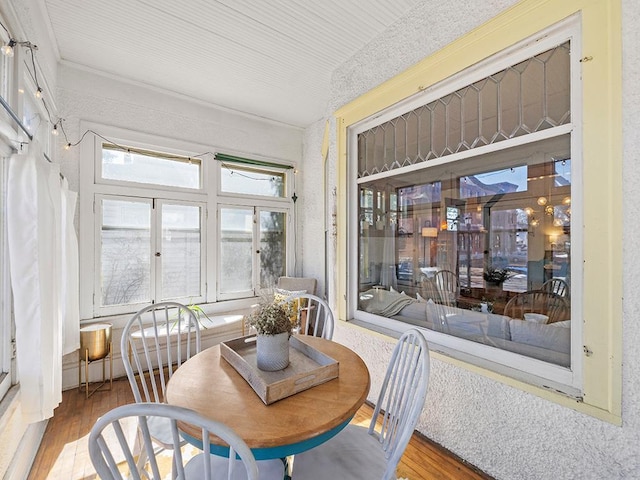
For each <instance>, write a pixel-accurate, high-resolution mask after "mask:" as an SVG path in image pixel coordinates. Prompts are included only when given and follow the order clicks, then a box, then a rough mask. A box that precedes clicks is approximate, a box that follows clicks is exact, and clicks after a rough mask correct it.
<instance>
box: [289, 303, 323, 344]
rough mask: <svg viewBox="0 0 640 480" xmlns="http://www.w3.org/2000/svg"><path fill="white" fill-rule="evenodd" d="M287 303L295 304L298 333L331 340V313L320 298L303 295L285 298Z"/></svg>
mask: <svg viewBox="0 0 640 480" xmlns="http://www.w3.org/2000/svg"><path fill="white" fill-rule="evenodd" d="M287 302H296V303H297V308H296V309H295V310H296V311H297V316H298V324H299V325H300V333H303V334H305V335H313V336H314V337H322V338H325V339H327V340H331V339H332V338H333V324H334V321H333V312H332V311H331V308H329V304H328V303H327V302H325V301H324V300H322V299H321V298H320V297H316V296H315V295H310V294H308V293H304V294H302V295H294V296H291V297H289V298H287Z"/></svg>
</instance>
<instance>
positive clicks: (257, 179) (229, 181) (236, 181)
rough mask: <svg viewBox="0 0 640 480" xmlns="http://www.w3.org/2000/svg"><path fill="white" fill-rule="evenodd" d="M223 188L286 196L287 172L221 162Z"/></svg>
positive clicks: (235, 191)
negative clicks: (285, 179)
mask: <svg viewBox="0 0 640 480" xmlns="http://www.w3.org/2000/svg"><path fill="white" fill-rule="evenodd" d="M220 177H221V188H222V191H223V192H227V193H245V194H249V195H262V196H265V197H284V195H285V193H284V192H285V188H284V186H285V183H284V178H285V174H284V173H282V172H270V171H266V170H260V169H256V168H244V167H238V166H235V165H230V164H228V163H223V164H221V168H220Z"/></svg>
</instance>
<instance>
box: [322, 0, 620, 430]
mask: <svg viewBox="0 0 640 480" xmlns="http://www.w3.org/2000/svg"><path fill="white" fill-rule="evenodd" d="M566 21H575V22H577V24H578V29H579V30H580V33H581V37H580V38H579V39H576V40H577V41H573V42H572V44H573V45H572V49H575V50H574V52H575V53H576V54H577V56H578V58H580V59H581V63H580V78H581V82H582V83H581V87H582V96H581V97H578V98H575V99H574V98H573V97H572V99H571V102H572V103H571V104H572V115H577V117H575V118H573V119H572V124H577V122H576V118H581V119H583V121H582V123H581V124H579V127H580V128H579V129H577V130H578V132H577V133H578V134H579V137H578V138H576V139H575V141H574V140H573V139H572V156H573V157H576V158H579V157H581V158H582V159H583V165H582V167H580V166H576V165H573V163H572V178H573V184H574V185H577V184H580V187H581V191H582V192H589V191H594V192H595V191H597V192H599V193H600V195H592V196H591V197H587V196H585V195H581V196H582V198H583V205H582V208H581V209H580V210H581V211H582V212H588V213H589V214H588V215H587V214H586V213H582V212H576V210H574V208H573V206H572V222H575V223H574V224H575V225H579V226H581V227H582V230H583V233H582V235H584V237H583V238H586V239H588V242H585V244H584V245H583V247H582V248H583V251H580V252H578V251H573V249H572V253H574V254H575V257H576V258H584V261H585V263H584V266H583V268H584V271H583V276H582V279H581V280H582V282H583V283H582V284H581V285H579V286H578V285H576V291H577V292H579V293H581V295H580V296H581V297H582V312H583V317H584V318H583V322H584V324H583V334H582V336H581V338H579V339H577V341H574V342H573V345H572V349H574V350H573V351H572V355H573V354H575V353H574V352H576V351H577V354H578V355H581V362H580V363H581V364H582V369H581V370H578V369H576V371H575V376H576V377H579V381H580V385H581V391H580V392H578V393H579V396H578V397H575V396H573V395H571V393H570V392H569V393H566V389H565V393H563V392H559V391H557V390H556V388H555V387H556V385H553V384H549V382H542V381H540V379H538V382H536V381H535V379H532V378H523V376H522V375H518V372H517V371H513V370H512V369H509V368H505V369H496V368H495V366H494V365H491V364H488V363H487V362H483V361H478V359H477V358H473V357H472V356H471V355H468V356H467V358H464V359H452V358H451V357H449V356H446V355H438V354H436V355H437V356H438V358H439V359H441V360H443V361H447V362H449V363H453V364H455V365H458V366H460V367H461V368H467V369H470V370H472V371H474V372H477V373H481V374H483V375H486V376H488V377H491V378H494V379H496V380H499V381H502V382H504V383H507V384H509V385H512V386H514V387H516V388H519V389H521V390H525V391H528V392H531V393H534V394H536V395H539V396H541V397H544V398H547V399H549V400H552V401H554V402H557V403H560V404H562V405H565V406H568V407H571V408H575V409H577V410H580V411H582V412H585V413H588V414H590V415H593V416H595V417H598V418H601V419H604V420H607V421H610V422H612V423H615V424H620V422H621V351H622V342H621V327H622V323H621V316H622V256H621V251H622V245H621V243H622V240H621V239H622V227H621V225H619V224H617V223H616V222H615V220H614V218H615V217H616V216H615V215H614V212H616V211H619V209H620V208H622V184H621V174H620V172H621V171H622V164H621V157H622V154H621V132H622V128H621V127H622V124H621V117H622V115H621V112H622V101H621V94H620V90H621V89H620V85H621V71H622V70H621V53H620V45H621V38H620V28H621V27H620V25H621V9H620V5H619V4H618V2H589V1H587V0H568V1H560V0H551V1H549V2H544V3H541V2H535V1H530V0H524V1H523V2H520V3H519V4H518V5H516V6H514V7H513V8H511V9H509V10H508V11H507V12H506V13H505V14H504V15H500V16H498V17H495V18H494V19H492V20H490V21H489V22H487V23H486V24H484V25H483V26H481V27H479V28H478V29H476V30H475V31H474V32H472V33H470V34H468V35H466V36H463V37H461V38H459V39H458V40H456V41H454V42H453V43H452V44H450V45H448V46H446V47H444V48H443V49H442V50H440V51H438V52H436V53H434V54H432V55H431V56H429V57H427V58H425V59H424V60H423V61H421V62H419V63H418V64H417V65H415V66H414V67H411V68H410V69H408V70H407V71H405V72H403V73H401V74H400V75H398V76H396V77H394V78H392V79H390V80H388V81H387V82H385V83H384V84H382V85H381V86H379V87H376V88H374V89H373V90H371V91H369V92H367V93H366V94H364V95H362V96H361V97H359V98H357V99H356V100H354V101H352V102H351V103H350V104H347V105H345V106H344V107H342V108H341V109H339V110H338V111H337V112H336V113H335V116H336V122H337V125H338V128H337V140H336V141H337V152H338V154H337V155H338V159H339V162H338V174H339V175H338V189H339V191H341V192H347V197H346V198H344V199H342V198H341V197H340V196H338V203H339V204H338V212H339V221H341V222H342V223H343V224H346V225H354V224H355V218H354V212H355V210H354V209H353V208H352V209H349V210H347V208H348V207H349V206H350V205H353V204H357V203H356V202H355V201H356V200H357V199H354V198H353V192H350V191H348V190H347V186H348V185H351V184H353V182H355V179H354V178H353V174H352V172H350V170H349V168H348V161H347V159H348V158H355V157H353V154H354V146H353V144H352V143H353V142H352V140H351V137H350V132H349V129H350V128H351V127H353V126H354V125H356V124H357V123H358V122H362V121H363V120H365V119H367V118H370V117H372V118H375V119H376V122H377V123H381V122H382V121H385V120H383V118H382V117H384V115H385V109H386V108H387V107H388V106H390V105H393V104H399V103H403V102H405V101H406V100H407V99H408V98H410V97H412V96H413V94H415V93H417V92H431V91H433V90H435V89H437V88H438V87H439V85H440V82H442V81H443V80H445V79H447V78H448V79H454V80H459V72H461V71H463V70H465V69H466V68H468V67H469V66H471V65H476V64H479V63H480V62H482V60H484V59H486V58H488V57H490V56H491V55H494V54H496V53H498V52H508V51H509V50H510V49H512V48H513V45H517V44H518V43H519V42H522V41H526V40H527V39H529V38H532V39H533V38H538V39H541V40H544V32H545V30H546V29H550V28H554V27H557V26H558V25H560V24H562V23H563V22H566ZM541 34H542V37H543V38H541ZM534 43H535V41H534ZM581 52H585V55H584V56H583V55H582V54H581ZM595 58H597V59H598V62H593V63H591V61H592V60H593V59H595ZM596 63H597V65H596ZM572 84H574V81H573V80H572ZM461 86H462V85H461ZM447 90H455V89H454V88H452V87H451V85H449V87H448V88H447ZM387 119H388V118H387ZM343 209H344V211H345V212H346V213H341V212H342V211H343ZM603 219H604V221H603ZM596 220H597V221H596ZM618 223H619V222H618ZM576 234H577V233H576ZM352 238H353V232H352V231H347V232H341V231H340V230H338V251H337V257H338V261H337V264H338V265H339V266H340V265H345V264H347V262H349V263H348V267H345V268H342V269H341V271H340V273H339V276H338V296H337V298H338V313H339V317H340V318H343V319H350V318H353V315H352V312H353V305H352V304H350V303H349V302H353V298H352V296H348V299H343V298H342V294H343V293H344V294H346V293H347V292H348V291H349V290H348V287H349V284H350V282H349V279H348V275H347V272H348V270H349V269H352V268H354V266H353V263H352V257H351V256H349V252H350V246H351V245H352V243H353V240H351V242H349V239H352ZM577 280H578V279H577V278H574V279H573V280H572V281H577ZM374 329H375V328H374ZM532 380H533V381H532ZM565 387H566V385H565ZM576 398H577V400H578V401H577V402H576Z"/></svg>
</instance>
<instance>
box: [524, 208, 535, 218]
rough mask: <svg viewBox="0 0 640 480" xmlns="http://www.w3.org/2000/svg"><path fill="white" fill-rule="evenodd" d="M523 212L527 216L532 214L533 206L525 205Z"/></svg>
mask: <svg viewBox="0 0 640 480" xmlns="http://www.w3.org/2000/svg"><path fill="white" fill-rule="evenodd" d="M524 213H526V214H527V216H528V217H530V216H531V215H532V214H533V208H531V207H526V208H525V209H524Z"/></svg>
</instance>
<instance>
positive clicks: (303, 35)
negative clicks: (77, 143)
mask: <svg viewBox="0 0 640 480" xmlns="http://www.w3.org/2000/svg"><path fill="white" fill-rule="evenodd" d="M420 1H424V0H393V1H390V0H317V1H310V0H264V1H263V0H220V1H211V0H183V1H179V0H44V4H45V7H46V8H45V13H46V15H47V16H48V18H49V21H50V23H51V31H52V32H53V35H54V37H55V42H56V46H57V49H58V52H59V55H60V60H61V61H62V62H64V63H67V64H70V65H76V66H81V67H84V68H90V69H93V70H96V71H99V72H104V73H108V74H110V75H116V76H119V77H122V78H123V79H127V80H133V81H136V82H142V83H144V84H146V85H150V86H153V87H159V88H162V89H165V90H168V91H171V92H175V93H179V94H183V95H187V96H189V97H193V98H195V99H198V100H201V101H205V102H210V103H212V104H216V105H220V106H223V107H227V108H231V109H234V110H238V111H241V112H245V113H250V114H254V115H258V116H260V117H265V118H269V119H273V120H277V121H280V122H284V123H286V124H290V125H295V126H300V127H306V126H308V125H310V124H311V123H313V122H314V121H316V120H318V119H320V118H322V116H323V115H324V114H325V113H326V112H325V108H326V106H327V99H328V94H329V84H330V80H331V74H332V72H333V70H334V69H335V68H336V67H337V66H339V65H340V64H342V63H343V62H345V61H346V60H347V59H349V58H350V57H351V56H353V55H354V54H355V53H356V52H358V51H359V50H360V49H361V48H362V47H363V46H365V45H366V44H367V43H368V42H370V41H371V40H372V39H373V38H375V37H376V36H377V35H378V34H379V33H380V32H382V31H384V30H385V29H386V28H387V27H388V26H389V25H391V24H392V23H393V22H395V21H396V20H397V19H398V18H399V17H401V16H402V15H404V14H405V13H406V12H407V11H409V10H410V9H411V8H412V7H413V6H415V5H416V4H417V3H419V2H420Z"/></svg>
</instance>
